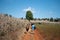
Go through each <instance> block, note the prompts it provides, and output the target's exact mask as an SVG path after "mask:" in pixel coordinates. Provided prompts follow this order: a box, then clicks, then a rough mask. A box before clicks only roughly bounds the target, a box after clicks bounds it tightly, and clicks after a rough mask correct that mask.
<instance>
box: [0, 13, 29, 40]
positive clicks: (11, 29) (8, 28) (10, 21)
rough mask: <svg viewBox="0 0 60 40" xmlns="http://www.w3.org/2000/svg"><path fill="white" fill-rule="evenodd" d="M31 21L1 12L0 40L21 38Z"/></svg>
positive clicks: (17, 39)
mask: <svg viewBox="0 0 60 40" xmlns="http://www.w3.org/2000/svg"><path fill="white" fill-rule="evenodd" d="M28 23H29V22H28V21H27V20H21V19H18V18H14V17H9V16H7V15H4V14H0V40H19V39H21V38H19V37H21V36H22V35H23V32H24V28H25V27H26V25H27V24H28Z"/></svg>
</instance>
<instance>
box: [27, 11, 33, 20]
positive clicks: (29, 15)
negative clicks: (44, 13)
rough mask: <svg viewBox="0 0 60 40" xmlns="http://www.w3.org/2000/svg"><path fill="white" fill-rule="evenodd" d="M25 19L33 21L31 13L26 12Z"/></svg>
mask: <svg viewBox="0 0 60 40" xmlns="http://www.w3.org/2000/svg"><path fill="white" fill-rule="evenodd" d="M26 19H27V20H29V21H30V20H33V14H32V12H31V11H27V12H26Z"/></svg>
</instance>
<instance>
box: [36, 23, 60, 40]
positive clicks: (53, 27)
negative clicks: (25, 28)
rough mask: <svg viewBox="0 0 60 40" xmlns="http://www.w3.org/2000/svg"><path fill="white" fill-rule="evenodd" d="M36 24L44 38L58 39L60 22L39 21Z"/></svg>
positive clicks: (48, 39) (59, 37)
mask: <svg viewBox="0 0 60 40" xmlns="http://www.w3.org/2000/svg"><path fill="white" fill-rule="evenodd" d="M36 26H37V27H38V29H39V32H40V34H41V35H42V36H43V37H44V39H45V40H60V24H53V23H41V24H36Z"/></svg>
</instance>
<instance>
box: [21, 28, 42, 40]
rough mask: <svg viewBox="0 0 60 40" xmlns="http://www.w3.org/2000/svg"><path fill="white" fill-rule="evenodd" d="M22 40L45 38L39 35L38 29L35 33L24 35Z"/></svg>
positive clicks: (40, 39)
mask: <svg viewBox="0 0 60 40" xmlns="http://www.w3.org/2000/svg"><path fill="white" fill-rule="evenodd" d="M22 40H43V37H42V36H41V35H40V34H39V32H38V30H37V29H36V30H35V31H34V33H27V34H24V36H23V38H22Z"/></svg>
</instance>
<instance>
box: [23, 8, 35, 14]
mask: <svg viewBox="0 0 60 40" xmlns="http://www.w3.org/2000/svg"><path fill="white" fill-rule="evenodd" d="M29 10H30V11H31V12H32V13H35V12H36V11H35V9H34V8H32V7H28V8H25V9H23V11H25V12H26V11H29Z"/></svg>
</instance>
